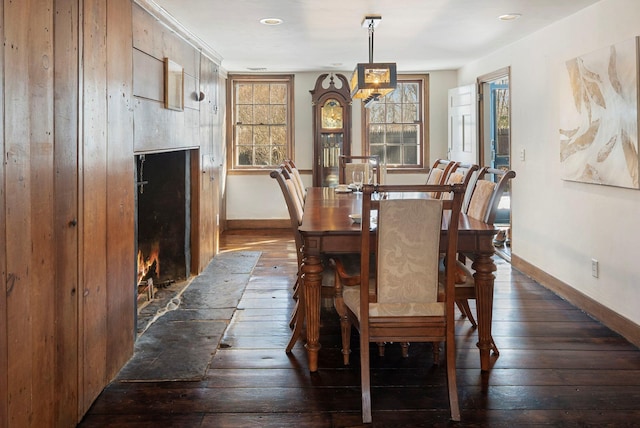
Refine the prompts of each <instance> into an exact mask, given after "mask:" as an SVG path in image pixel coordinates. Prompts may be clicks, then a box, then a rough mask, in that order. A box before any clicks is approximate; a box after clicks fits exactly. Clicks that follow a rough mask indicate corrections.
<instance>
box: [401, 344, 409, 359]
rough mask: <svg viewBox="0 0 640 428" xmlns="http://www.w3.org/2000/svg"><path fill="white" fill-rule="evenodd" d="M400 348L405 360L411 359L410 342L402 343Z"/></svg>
mask: <svg viewBox="0 0 640 428" xmlns="http://www.w3.org/2000/svg"><path fill="white" fill-rule="evenodd" d="M400 348H402V356H403V357H404V358H408V357H409V342H402V343H400Z"/></svg>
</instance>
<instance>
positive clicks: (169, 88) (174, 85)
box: [164, 58, 184, 111]
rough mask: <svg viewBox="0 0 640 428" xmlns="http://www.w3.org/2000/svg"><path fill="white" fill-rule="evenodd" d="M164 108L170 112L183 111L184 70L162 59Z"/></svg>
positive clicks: (168, 60)
mask: <svg viewBox="0 0 640 428" xmlns="http://www.w3.org/2000/svg"><path fill="white" fill-rule="evenodd" d="M164 106H165V107H166V108H168V109H171V110H179V111H183V110H184V68H183V67H182V66H181V65H180V64H177V63H175V62H174V61H171V60H170V59H169V58H165V59H164Z"/></svg>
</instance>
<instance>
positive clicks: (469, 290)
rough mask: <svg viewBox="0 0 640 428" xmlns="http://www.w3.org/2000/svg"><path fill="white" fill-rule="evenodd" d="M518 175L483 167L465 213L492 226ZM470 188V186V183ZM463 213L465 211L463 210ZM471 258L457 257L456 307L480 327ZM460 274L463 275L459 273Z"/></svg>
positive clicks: (461, 255)
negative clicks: (474, 307)
mask: <svg viewBox="0 0 640 428" xmlns="http://www.w3.org/2000/svg"><path fill="white" fill-rule="evenodd" d="M515 176H516V173H515V171H512V170H502V169H494V168H489V167H484V168H482V169H481V170H480V171H479V173H478V179H477V180H476V181H475V182H474V183H473V189H472V191H471V199H470V201H469V204H468V207H467V208H466V214H467V215H468V216H469V217H473V218H476V219H478V220H481V221H483V222H485V223H489V224H493V222H494V221H495V218H496V213H497V210H498V205H499V203H500V199H501V198H502V195H503V194H504V192H505V190H506V188H507V186H508V184H509V182H510V180H511V179H513V178H514V177H515ZM470 185H471V184H470ZM463 212H464V210H463ZM468 258H472V255H470V254H459V255H458V268H457V269H458V272H459V274H458V275H457V277H458V278H457V279H458V281H457V283H456V304H457V305H458V308H459V309H460V311H461V312H462V314H463V316H465V317H466V318H468V319H469V322H471V325H472V326H473V327H477V323H476V320H475V318H474V316H473V313H472V312H471V308H470V306H469V300H471V299H475V298H476V287H475V281H474V278H473V265H472V266H471V269H470V268H469V266H468V265H467V259H468ZM460 272H461V273H460ZM491 347H492V350H493V352H494V354H496V355H499V354H500V353H499V351H498V347H497V346H496V344H495V343H494V342H493V341H492V343H491Z"/></svg>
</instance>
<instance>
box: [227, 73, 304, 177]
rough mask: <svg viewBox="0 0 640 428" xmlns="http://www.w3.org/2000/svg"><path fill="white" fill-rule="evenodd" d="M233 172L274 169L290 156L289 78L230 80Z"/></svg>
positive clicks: (236, 77)
mask: <svg viewBox="0 0 640 428" xmlns="http://www.w3.org/2000/svg"><path fill="white" fill-rule="evenodd" d="M230 81H231V92H232V94H231V103H232V106H231V107H232V109H231V111H232V115H233V116H232V123H233V130H232V132H233V150H232V152H233V168H235V169H252V168H265V167H275V166H278V165H280V163H282V161H283V160H285V159H287V158H291V157H292V156H291V155H292V141H293V138H292V136H291V131H292V126H291V124H292V117H293V76H292V75H286V76H264V75H260V76H254V75H249V76H230Z"/></svg>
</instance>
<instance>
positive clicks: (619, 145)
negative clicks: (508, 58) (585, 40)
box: [560, 37, 640, 189]
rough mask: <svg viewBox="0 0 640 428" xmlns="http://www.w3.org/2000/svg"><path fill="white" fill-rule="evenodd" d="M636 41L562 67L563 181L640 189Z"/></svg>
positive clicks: (605, 49) (631, 40)
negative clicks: (639, 182)
mask: <svg viewBox="0 0 640 428" xmlns="http://www.w3.org/2000/svg"><path fill="white" fill-rule="evenodd" d="M638 41H639V38H638V37H634V38H632V39H629V40H626V41H623V42H620V43H617V44H614V45H611V46H609V47H607V48H604V49H601V50H598V51H595V52H592V53H590V54H587V55H584V56H580V57H576V58H573V59H571V60H569V61H567V62H566V64H565V65H566V68H565V73H564V75H563V76H561V79H562V83H561V94H562V95H561V99H562V101H561V102H562V105H561V123H560V164H561V168H562V175H563V178H564V179H566V180H571V181H579V182H583V183H594V184H603V185H608V186H618V187H626V188H632V189H639V188H640V186H639V184H638V71H639V67H638Z"/></svg>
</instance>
